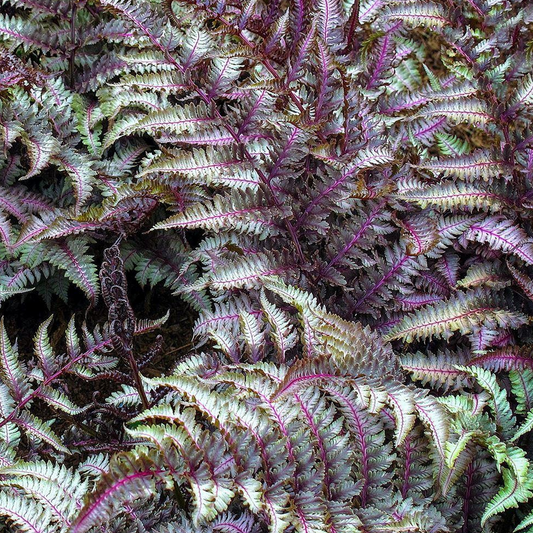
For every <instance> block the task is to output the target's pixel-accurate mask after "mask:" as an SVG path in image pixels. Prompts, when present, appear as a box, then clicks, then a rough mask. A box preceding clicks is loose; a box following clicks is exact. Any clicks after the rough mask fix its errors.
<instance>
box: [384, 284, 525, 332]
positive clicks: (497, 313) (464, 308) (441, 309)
mask: <svg viewBox="0 0 533 533" xmlns="http://www.w3.org/2000/svg"><path fill="white" fill-rule="evenodd" d="M489 301H490V300H489ZM528 322H529V319H528V317H526V316H525V315H524V314H522V313H518V312H515V311H507V310H505V309H501V308H499V307H498V306H491V305H490V303H487V295H486V294H485V293H484V292H483V291H469V292H466V293H459V294H457V295H456V296H454V297H452V298H450V299H449V300H447V301H445V302H439V303H437V304H434V305H429V306H427V307H424V308H423V309H421V310H420V311H417V312H415V313H413V314H411V315H407V316H405V317H404V318H403V319H402V320H401V321H400V323H399V324H398V325H397V326H395V327H394V328H393V329H392V330H391V331H390V333H389V334H388V335H387V336H386V337H385V338H386V340H389V341H391V340H395V339H403V340H404V341H405V342H412V341H413V340H415V339H426V338H431V337H441V338H444V339H448V338H450V337H451V335H452V334H453V332H454V331H460V332H461V333H462V334H463V335H467V334H469V333H472V332H473V331H474V330H475V328H477V327H480V326H487V327H488V328H491V329H492V330H494V329H496V328H502V327H512V328H517V327H520V326H521V325H523V324H527V323H528Z"/></svg>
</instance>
